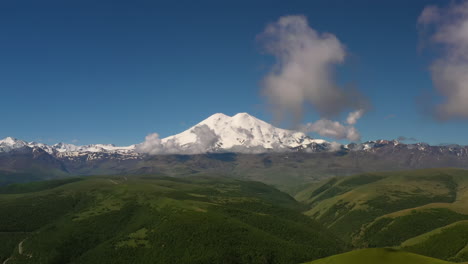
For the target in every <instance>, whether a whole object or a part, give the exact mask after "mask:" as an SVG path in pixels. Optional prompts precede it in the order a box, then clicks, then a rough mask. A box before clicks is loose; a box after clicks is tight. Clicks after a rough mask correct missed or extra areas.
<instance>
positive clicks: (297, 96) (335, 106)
mask: <svg viewBox="0 0 468 264" xmlns="http://www.w3.org/2000/svg"><path fill="white" fill-rule="evenodd" d="M257 38H258V40H259V41H260V43H261V44H262V46H263V48H264V51H265V52H266V53H268V54H271V55H273V56H274V57H275V58H276V64H275V65H274V66H273V67H272V69H271V71H270V72H269V73H268V74H267V75H266V76H265V77H264V79H263V82H262V86H263V88H262V92H263V94H264V95H265V96H266V98H267V99H268V102H269V103H270V104H271V106H272V109H274V110H273V111H274V113H275V115H276V117H277V118H278V119H280V120H282V119H284V118H287V117H292V118H293V119H294V122H295V124H296V125H297V124H298V123H299V122H300V121H301V119H302V117H303V115H304V114H305V113H304V112H305V108H306V107H308V106H311V107H312V108H313V109H314V110H315V111H316V112H317V113H318V114H319V115H320V116H321V117H322V118H323V119H322V120H319V121H317V123H315V124H309V125H307V127H309V128H310V130H309V131H312V132H317V133H319V134H320V135H325V134H326V135H328V136H330V137H334V138H338V139H342V138H350V137H348V136H343V130H347V131H349V132H350V133H351V132H352V131H354V132H356V133H357V131H356V129H355V128H354V127H350V126H352V125H354V124H355V123H356V121H357V120H358V119H359V118H360V117H361V116H362V115H363V114H364V110H365V109H367V105H368V103H367V100H366V99H365V97H364V96H363V95H362V94H361V93H360V92H359V91H357V90H355V89H349V88H348V89H346V88H345V87H342V86H340V85H339V84H338V82H337V80H336V79H335V68H336V66H338V65H340V64H343V63H344V61H345V58H346V49H345V46H344V45H343V44H342V43H341V42H340V40H339V39H338V38H337V37H336V36H335V35H333V34H331V33H320V32H317V31H316V30H315V29H313V28H311V27H310V26H309V24H308V22H307V19H306V17H305V16H300V15H293V16H283V17H280V18H279V20H278V21H276V22H274V23H270V24H269V25H267V27H266V28H265V30H264V31H263V32H262V33H261V34H259V35H258V36H257ZM350 110H357V111H356V112H353V114H352V115H350V116H349V119H348V125H350V126H345V125H343V124H341V123H339V122H337V121H331V120H329V119H330V118H332V117H336V116H338V115H339V114H340V113H342V112H345V111H350ZM328 132H330V133H328ZM354 132H353V133H354ZM344 134H346V133H344ZM334 135H336V136H334ZM351 138H354V139H355V138H358V137H356V136H352V137H351Z"/></svg>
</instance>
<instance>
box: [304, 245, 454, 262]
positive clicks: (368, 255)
mask: <svg viewBox="0 0 468 264" xmlns="http://www.w3.org/2000/svg"><path fill="white" fill-rule="evenodd" d="M449 263H451V262H446V261H442V260H438V259H434V258H429V257H425V256H421V255H417V254H413V253H408V252H403V251H397V250H394V249H385V248H374V249H362V250H356V251H352V252H348V253H344V254H340V255H335V256H331V257H328V258H324V259H319V260H316V261H312V262H308V264H449Z"/></svg>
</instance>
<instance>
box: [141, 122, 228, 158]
mask: <svg viewBox="0 0 468 264" xmlns="http://www.w3.org/2000/svg"><path fill="white" fill-rule="evenodd" d="M191 133H194V134H195V135H196V137H197V141H196V142H195V143H193V144H188V145H181V144H180V143H179V142H177V141H176V140H175V139H169V140H165V141H164V142H163V141H162V140H161V139H160V138H159V135H158V134H157V133H153V134H149V135H148V136H146V138H145V141H144V142H142V143H140V144H137V145H136V151H137V152H140V153H146V154H151V155H157V154H200V153H206V152H210V151H211V150H213V149H214V147H215V144H216V142H217V141H218V139H219V138H218V135H216V133H215V132H214V131H213V130H212V129H210V128H209V127H208V126H207V125H201V126H196V127H194V128H193V129H192V130H191Z"/></svg>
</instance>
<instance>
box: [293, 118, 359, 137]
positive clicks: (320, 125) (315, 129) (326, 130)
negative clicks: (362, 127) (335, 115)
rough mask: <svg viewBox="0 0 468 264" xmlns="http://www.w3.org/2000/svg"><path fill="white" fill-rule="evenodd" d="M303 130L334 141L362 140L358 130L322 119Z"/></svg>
mask: <svg viewBox="0 0 468 264" xmlns="http://www.w3.org/2000/svg"><path fill="white" fill-rule="evenodd" d="M302 130H303V131H304V132H307V133H317V134H319V135H320V136H322V137H328V138H334V139H338V140H341V139H347V140H350V141H359V140H361V135H360V134H359V132H358V130H357V129H356V128H355V127H354V126H351V125H343V124H341V123H340V122H338V121H332V120H329V119H320V120H317V121H315V122H314V123H308V124H306V125H305V126H304V127H303V128H302Z"/></svg>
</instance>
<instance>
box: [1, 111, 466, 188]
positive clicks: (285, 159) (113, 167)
mask: <svg viewBox="0 0 468 264" xmlns="http://www.w3.org/2000/svg"><path fill="white" fill-rule="evenodd" d="M434 167H458V168H468V147H467V146H459V145H446V146H430V145H428V144H425V143H415V144H405V143H402V142H399V141H397V140H375V141H367V142H363V143H350V144H338V143H336V142H329V141H326V140H323V139H314V138H311V137H309V136H308V135H306V134H305V133H302V132H299V131H293V130H286V129H281V128H277V127H275V126H273V125H271V124H269V123H267V122H264V121H262V120H259V119H257V118H255V117H253V116H251V115H249V114H247V113H239V114H236V115H234V116H232V117H231V116H227V115H224V114H214V115H212V116H210V117H208V118H207V119H205V120H203V121H202V122H200V123H199V124H197V125H195V126H193V127H191V128H189V129H188V130H186V131H184V132H182V133H180V134H177V135H173V136H169V137H166V138H162V139H159V138H157V137H150V136H149V137H147V139H146V141H145V142H143V143H139V144H134V145H130V146H124V147H119V146H115V145H110V144H92V145H84V146H76V145H73V144H66V143H58V144H54V145H47V144H43V143H37V142H26V141H23V140H19V139H15V138H12V137H7V138H5V139H3V140H0V184H6V183H11V182H17V181H27V180H36V179H44V178H56V177H62V176H69V175H96V174H100V175H105V174H128V173H132V174H151V173H159V174H163V175H168V176H180V175H184V176H186V175H194V174H200V173H218V174H219V173H222V174H225V175H229V176H233V177H243V178H247V179H253V180H260V181H263V182H266V183H269V184H275V185H278V184H281V185H283V186H284V185H293V184H302V183H306V182H311V181H316V180H320V179H322V178H326V177H330V176H340V175H351V174H354V173H362V172H370V171H385V170H400V169H413V168H415V169H416V168H434ZM13 174H14V175H16V176H13ZM18 174H20V175H22V176H21V177H18V176H17V175H18ZM266 174H268V177H267V176H265V175H266ZM240 175H242V176H240Z"/></svg>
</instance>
